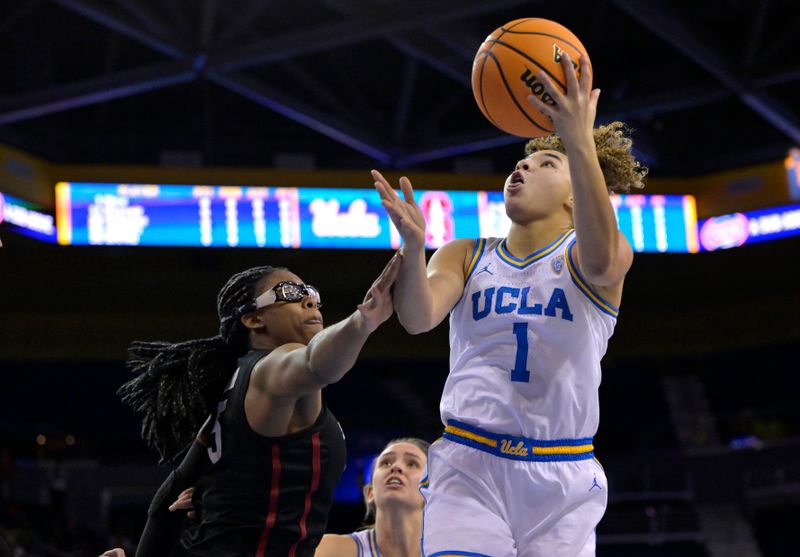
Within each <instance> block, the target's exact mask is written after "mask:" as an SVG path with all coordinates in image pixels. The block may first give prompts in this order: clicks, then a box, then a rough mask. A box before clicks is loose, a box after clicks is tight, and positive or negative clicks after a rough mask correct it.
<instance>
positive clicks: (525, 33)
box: [497, 30, 586, 54]
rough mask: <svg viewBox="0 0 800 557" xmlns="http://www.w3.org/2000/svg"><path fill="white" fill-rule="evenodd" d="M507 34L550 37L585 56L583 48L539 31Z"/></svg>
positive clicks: (509, 32)
mask: <svg viewBox="0 0 800 557" xmlns="http://www.w3.org/2000/svg"><path fill="white" fill-rule="evenodd" d="M507 33H508V34H509V35H538V36H540V37H550V38H551V39H557V40H559V41H561V42H562V43H564V44H565V45H567V46H571V47H572V48H574V49H575V50H577V51H578V52H580V53H581V54H586V49H585V48H579V47H577V46H575V45H574V44H572V43H571V42H569V41H568V40H567V39H565V38H564V37H559V36H558V35H552V34H550V33H542V32H541V31H511V30H509V31H507ZM501 36H502V35H501ZM497 38H498V39H499V38H500V37H497Z"/></svg>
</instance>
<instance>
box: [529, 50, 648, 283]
mask: <svg viewBox="0 0 800 557" xmlns="http://www.w3.org/2000/svg"><path fill="white" fill-rule="evenodd" d="M561 64H562V66H563V68H564V73H565V75H566V80H567V91H566V93H562V92H561V90H560V89H559V88H558V87H556V86H555V85H554V84H553V83H552V81H551V80H550V78H549V77H548V76H547V75H546V74H545V73H540V74H538V75H537V79H541V81H542V83H543V85H544V87H545V88H546V89H547V92H548V93H549V94H550V95H551V96H552V97H553V100H554V101H555V105H548V104H545V103H543V102H542V101H541V100H540V99H539V98H537V97H535V96H533V95H531V96H530V97H528V99H529V100H530V102H531V103H532V104H533V105H534V106H535V107H536V108H537V109H539V110H540V111H541V112H543V113H544V114H546V115H547V116H549V117H550V119H551V120H552V121H553V123H554V124H555V128H556V133H557V134H558V135H559V137H561V140H562V141H563V143H564V147H565V149H566V152H567V158H568V160H569V171H570V177H571V180H572V195H573V198H574V207H573V213H572V216H573V222H574V225H575V236H576V237H577V242H576V247H577V252H576V256H577V260H578V265H579V267H580V269H581V272H582V274H583V275H584V276H585V277H586V279H587V280H588V281H589V282H591V283H592V284H595V285H598V286H606V287H608V286H614V285H616V284H619V283H621V282H622V279H623V278H624V277H625V274H626V273H627V272H628V269H630V266H631V263H632V262H633V250H632V249H631V247H630V244H629V243H628V241H627V239H626V238H625V236H623V235H622V233H621V232H620V231H619V229H618V227H617V220H616V217H615V215H614V209H613V207H612V206H611V201H610V199H609V196H608V188H607V185H606V181H605V178H604V177H603V171H602V170H601V168H600V162H599V160H598V156H597V147H596V144H595V137H594V122H595V116H596V114H597V101H598V98H599V97H600V90H599V89H592V88H591V83H592V73H591V72H592V68H591V65H590V64H589V63H588V60H586V59H581V76H580V79H578V77H577V75H576V73H575V68H574V67H573V65H572V61H571V59H570V58H569V55H568V54H567V53H566V52H565V53H564V54H563V56H562V58H561Z"/></svg>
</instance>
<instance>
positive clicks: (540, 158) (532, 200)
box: [503, 151, 572, 222]
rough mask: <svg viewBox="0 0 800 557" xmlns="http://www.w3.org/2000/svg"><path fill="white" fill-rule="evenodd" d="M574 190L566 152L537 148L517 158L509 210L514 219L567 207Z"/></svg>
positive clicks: (508, 187) (507, 197)
mask: <svg viewBox="0 0 800 557" xmlns="http://www.w3.org/2000/svg"><path fill="white" fill-rule="evenodd" d="M571 192H572V183H571V181H570V175H569V165H568V164H567V157H566V155H564V154H563V153H559V152H558V151H537V152H535V153H533V154H531V155H529V156H527V157H525V158H524V159H522V160H520V161H519V162H517V165H516V166H515V167H514V171H513V172H512V173H511V174H509V176H508V178H506V183H505V186H504V188H503V194H504V195H503V196H504V199H505V204H506V214H507V215H508V217H509V218H510V219H511V220H512V221H513V222H524V221H525V220H528V219H532V218H537V217H539V218H540V217H542V216H547V215H550V214H552V213H553V212H555V211H559V210H561V209H563V207H564V206H565V203H567V201H568V199H569V196H570V194H571Z"/></svg>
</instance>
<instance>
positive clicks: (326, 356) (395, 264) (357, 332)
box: [244, 253, 403, 397]
mask: <svg viewBox="0 0 800 557" xmlns="http://www.w3.org/2000/svg"><path fill="white" fill-rule="evenodd" d="M402 260H403V256H402V255H400V254H399V253H397V254H395V255H394V257H392V259H391V260H390V261H389V263H388V264H387V265H386V267H385V268H384V269H383V272H382V273H381V274H380V276H379V277H378V278H377V279H376V280H375V282H374V283H373V284H372V286H371V287H370V289H369V290H368V292H367V295H366V297H365V298H364V302H363V303H361V304H359V305H358V307H357V309H356V311H355V312H353V313H352V314H351V315H350V316H349V317H347V318H345V319H343V320H342V321H340V322H338V323H336V324H335V325H331V326H330V327H326V328H325V329H323V330H322V331H320V332H319V333H318V334H316V335H315V336H314V337H313V338H312V339H311V341H310V342H308V344H307V345H306V344H302V343H297V342H293V343H286V344H283V345H281V346H279V347H278V348H276V349H275V350H273V351H272V352H271V353H270V354H269V355H268V356H267V357H265V358H263V359H262V360H261V361H259V362H258V364H256V367H255V369H254V373H255V374H256V375H255V377H256V379H255V385H256V386H257V387H259V388H260V389H262V390H263V391H264V392H266V393H268V394H270V395H277V396H284V397H300V396H303V395H306V394H309V393H311V392H313V391H315V390H318V389H320V388H321V387H324V386H325V385H329V384H331V383H335V382H336V381H338V380H339V379H341V378H342V377H343V376H344V375H345V373H347V372H348V371H349V370H350V368H352V367H353V365H354V364H355V362H356V359H357V358H358V355H359V353H360V352H361V349H362V348H363V346H364V343H365V342H366V341H367V338H368V337H369V335H370V334H372V333H373V332H374V331H375V330H376V329H377V328H378V327H379V326H380V325H381V324H382V323H383V322H384V321H386V320H387V319H389V317H391V315H392V313H393V308H392V293H391V287H392V284H394V281H395V279H396V277H397V274H398V271H399V269H400V263H401V262H402ZM248 319H251V320H253V323H249V322H248ZM259 319H260V316H259V315H258V314H257V313H253V314H251V315H249V316H245V317H244V320H245V325H246V326H248V327H250V326H253V327H258V326H261V325H260V323H259V322H258V320H259Z"/></svg>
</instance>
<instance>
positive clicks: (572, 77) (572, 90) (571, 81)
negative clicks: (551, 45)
mask: <svg viewBox="0 0 800 557" xmlns="http://www.w3.org/2000/svg"><path fill="white" fill-rule="evenodd" d="M561 67H563V68H564V77H565V78H566V80H567V83H566V85H567V94H568V95H569V94H572V95H574V94H576V93H578V92H579V91H580V85H579V83H578V76H577V75H576V74H575V67H574V66H573V65H572V58H570V56H569V54H567V53H566V52H564V53H563V54H561Z"/></svg>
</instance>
